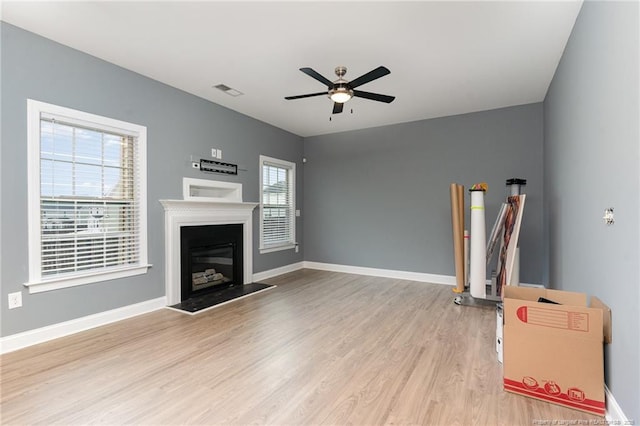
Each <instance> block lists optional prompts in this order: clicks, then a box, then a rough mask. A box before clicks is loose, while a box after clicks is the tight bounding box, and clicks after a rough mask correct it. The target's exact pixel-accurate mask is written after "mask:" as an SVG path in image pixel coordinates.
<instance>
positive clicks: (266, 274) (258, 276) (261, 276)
mask: <svg viewBox="0 0 640 426" xmlns="http://www.w3.org/2000/svg"><path fill="white" fill-rule="evenodd" d="M302 268H304V262H297V263H292V264H290V265H285V266H281V267H279V268H274V269H269V270H268V271H262V272H257V273H255V274H253V282H259V281H262V280H266V279H267V278H271V277H275V276H278V275H282V274H287V273H289V272H293V271H297V270H298V269H302Z"/></svg>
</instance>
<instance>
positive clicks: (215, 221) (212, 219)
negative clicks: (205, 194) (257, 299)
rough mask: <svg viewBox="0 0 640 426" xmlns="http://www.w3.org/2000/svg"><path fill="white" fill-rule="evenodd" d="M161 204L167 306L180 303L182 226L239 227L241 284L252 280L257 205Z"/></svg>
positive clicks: (165, 202) (167, 202)
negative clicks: (240, 237) (241, 250)
mask: <svg viewBox="0 0 640 426" xmlns="http://www.w3.org/2000/svg"><path fill="white" fill-rule="evenodd" d="M185 198H186V197H185ZM236 199H237V198H236ZM160 203H162V206H163V207H164V211H165V215H164V228H165V229H164V240H165V289H166V295H167V304H168V305H175V304H176V303H179V302H180V301H181V300H180V298H181V295H180V275H181V271H180V228H182V227H183V226H202V225H227V224H242V225H243V227H242V229H243V253H242V255H243V264H244V265H243V275H244V283H243V284H247V283H251V282H252V281H253V249H252V248H253V232H252V216H253V213H252V212H253V209H254V208H255V207H256V206H257V205H258V203H244V202H236V201H209V200H204V199H203V200H202V201H200V200H194V199H193V197H192V199H190V200H189V199H187V200H160Z"/></svg>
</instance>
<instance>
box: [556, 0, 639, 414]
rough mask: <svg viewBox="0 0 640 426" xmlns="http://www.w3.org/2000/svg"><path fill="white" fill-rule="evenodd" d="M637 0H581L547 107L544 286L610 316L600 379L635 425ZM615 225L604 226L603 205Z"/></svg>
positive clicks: (637, 395)
mask: <svg viewBox="0 0 640 426" xmlns="http://www.w3.org/2000/svg"><path fill="white" fill-rule="evenodd" d="M638 12H639V11H638V3H637V2H591V1H587V2H585V3H584V4H583V6H582V10H581V12H580V14H579V16H578V19H577V21H576V24H575V27H574V29H573V33H572V35H571V38H570V39H569V43H568V44H567V47H566V49H565V52H564V55H563V57H562V60H561V62H560V66H559V67H558V69H557V71H556V74H555V76H554V78H553V81H552V84H551V87H550V89H549V91H548V93H547V97H546V99H545V102H544V119H545V145H544V160H545V182H544V194H545V200H544V203H545V213H546V215H545V223H546V226H547V227H548V252H549V271H548V275H549V282H550V284H551V285H552V286H554V287H556V288H560V289H564V290H573V291H580V292H585V293H588V294H591V295H595V296H598V297H599V298H600V299H602V300H603V301H604V302H605V303H607V304H608V305H609V306H610V307H611V309H612V313H613V343H612V344H611V345H608V346H607V347H606V350H605V369H606V382H607V385H608V387H609V388H610V390H611V392H612V393H613V395H614V396H615V398H616V400H617V401H618V403H619V404H620V406H621V407H622V409H623V411H624V412H625V414H626V415H627V417H628V418H629V419H635V420H636V421H638V420H639V419H640V349H639V343H638V342H639V341H640V316H639V314H638V312H639V309H638V306H640V291H639V288H640V274H639V272H640V271H639V270H638V267H639V266H638V265H639V264H640V262H639V261H640V250H639V248H638V237H639V236H640V235H639V233H640V229H639V219H638V218H639V215H638V209H639V207H640V203H639V197H640V182H639V177H640V150H639V146H640V134H639V124H640V123H639V116H640V109H639V107H638V103H639V102H638V95H639V89H640V87H639V85H638V79H639V78H640V77H639V76H640V70H639V68H638V49H639V43H638V34H639V27H638ZM607 207H613V208H614V209H615V210H614V212H615V217H616V223H615V225H613V226H606V225H605V224H604V223H603V220H602V216H603V214H604V209H605V208H607Z"/></svg>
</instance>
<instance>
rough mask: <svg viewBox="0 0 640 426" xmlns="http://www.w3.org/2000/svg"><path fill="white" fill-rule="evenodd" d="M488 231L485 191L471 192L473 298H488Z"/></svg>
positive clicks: (471, 283) (470, 266) (471, 278)
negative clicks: (485, 213)
mask: <svg viewBox="0 0 640 426" xmlns="http://www.w3.org/2000/svg"><path fill="white" fill-rule="evenodd" d="M486 244H487V231H486V229H485V220H484V191H482V190H471V250H470V251H471V253H470V259H469V263H470V265H469V269H470V271H469V287H470V290H471V296H472V297H475V298H477V299H486V298H487V282H486V280H487V259H486V256H487V246H486Z"/></svg>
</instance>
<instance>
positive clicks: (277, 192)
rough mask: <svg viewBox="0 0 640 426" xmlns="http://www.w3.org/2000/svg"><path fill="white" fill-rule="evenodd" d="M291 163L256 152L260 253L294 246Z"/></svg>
mask: <svg viewBox="0 0 640 426" xmlns="http://www.w3.org/2000/svg"><path fill="white" fill-rule="evenodd" d="M295 176H296V165H295V163H292V162H289V161H284V160H278V159H276V158H271V157H267V156H264V155H261V156H260V253H269V252H272V251H277V250H287V249H292V248H295V246H296V227H295V224H296V215H295V208H296V203H295V187H296V183H295Z"/></svg>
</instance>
